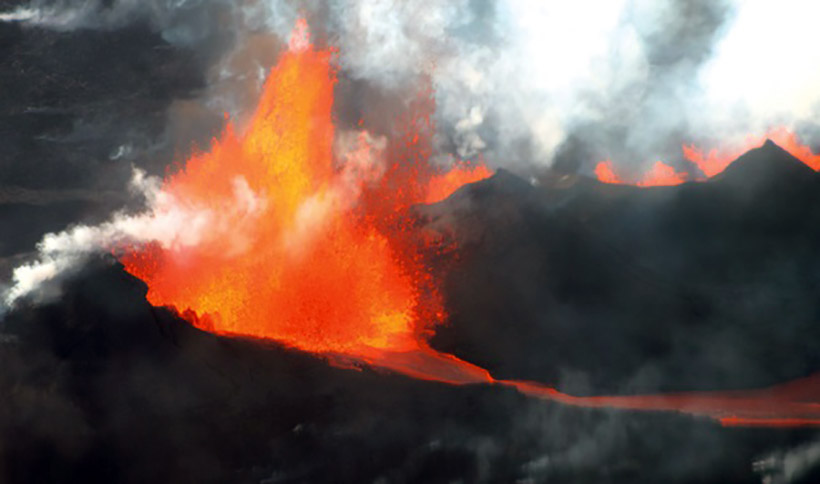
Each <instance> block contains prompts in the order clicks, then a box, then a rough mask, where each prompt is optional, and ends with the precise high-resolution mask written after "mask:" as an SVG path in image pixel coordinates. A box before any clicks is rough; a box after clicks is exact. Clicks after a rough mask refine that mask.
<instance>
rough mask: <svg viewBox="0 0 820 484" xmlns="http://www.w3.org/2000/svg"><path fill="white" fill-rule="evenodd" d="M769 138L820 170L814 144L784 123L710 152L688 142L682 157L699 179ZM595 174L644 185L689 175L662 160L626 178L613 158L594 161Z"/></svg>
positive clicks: (682, 179)
mask: <svg viewBox="0 0 820 484" xmlns="http://www.w3.org/2000/svg"><path fill="white" fill-rule="evenodd" d="M766 139H770V140H772V141H773V142H774V143H775V144H777V145H778V146H780V147H781V148H783V149H784V150H786V151H788V152H789V153H791V155H792V156H794V157H795V158H797V159H799V160H800V161H802V162H803V163H805V164H806V165H807V166H809V167H810V168H812V169H813V170H814V171H820V155H818V154H815V153H814V152H813V151H812V150H811V147H809V146H807V145H804V144H802V143H800V141H799V140H798V139H797V136H796V135H795V134H794V133H792V132H791V131H789V130H788V129H786V128H783V127H780V128H774V129H771V130H769V131H768V132H767V133H766V134H765V135H763V136H748V137H746V140H745V141H744V142H743V143H741V144H740V145H738V146H736V147H734V148H731V149H722V150H718V149H717V148H714V149H712V150H710V151H709V152H705V151H704V150H702V149H701V148H698V147H697V146H695V145H686V144H685V145H683V146H681V150H682V151H683V157H684V158H685V159H686V160H688V161H690V162H691V163H693V164H694V165H695V166H696V167H697V168H698V171H700V172H701V173H702V174H703V176H701V177H697V178H696V180H700V181H702V180H705V179H708V178H712V177H713V176H715V175H718V174H720V173H721V172H723V170H725V169H726V167H727V166H729V164H731V163H732V162H733V161H734V160H736V159H737V158H738V157H740V155H742V154H743V153H745V152H747V151H749V150H750V149H752V148H756V147H758V146H760V145H762V144H763V143H764V142H765V141H766ZM595 177H596V178H598V181H600V182H603V183H616V184H630V185H637V186H641V187H651V186H667V185H679V184H681V183H683V182H685V181H687V179H688V175H687V174H686V173H683V172H677V171H675V169H674V168H672V167H671V166H669V165H666V164H664V163H662V162H660V161H658V162H656V163H655V164H654V165H652V168H651V169H650V170H649V171H647V172H646V173H645V174H644V175H643V178H642V179H640V180H638V181H637V182H633V183H630V182H625V181H623V180H622V179H621V177H619V176H618V175H617V174H616V173H615V169H614V167H613V166H612V161H611V160H605V161H601V162H599V163H598V164H597V165H595Z"/></svg>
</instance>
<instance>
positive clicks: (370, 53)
mask: <svg viewBox="0 0 820 484" xmlns="http://www.w3.org/2000/svg"><path fill="white" fill-rule="evenodd" d="M818 9H820V7H815V6H814V4H813V3H812V2H802V1H800V0H784V1H781V2H777V3H773V2H768V1H766V0H746V1H743V0H694V1H688V2H683V1H676V0H660V1H655V0H652V1H650V0H616V1H595V0H580V1H575V2H563V1H561V2H559V1H554V2H531V1H527V0H503V1H499V2H491V1H485V0H455V1H444V0H441V1H437V0H423V1H420V2H403V1H399V0H349V1H343V0H333V1H328V2H324V1H304V2H303V1H295V0H246V1H241V2H233V1H228V0H195V1H164V0H152V1H137V0H110V1H104V0H85V1H82V2H69V1H60V0H56V1H55V0H32V1H31V2H28V3H24V4H22V5H20V6H18V7H16V8H14V9H10V10H7V11H4V12H0V22H14V23H19V24H21V25H22V26H24V28H41V29H52V30H56V31H73V30H77V29H94V30H114V29H119V28H122V27H124V26H127V25H130V24H133V23H142V24H148V25H150V26H151V28H152V29H154V30H156V31H158V32H160V34H161V36H162V38H163V39H164V40H165V41H166V42H167V43H168V44H170V45H172V46H179V47H183V48H186V49H191V50H193V51H195V52H197V55H198V58H199V59H200V61H201V62H202V63H203V64H204V65H205V66H206V67H205V71H206V75H205V78H206V80H207V86H206V88H205V89H204V90H203V91H202V92H200V93H198V97H196V99H194V100H184V101H180V102H176V103H173V104H172V105H171V112H170V113H169V115H168V120H167V123H168V129H169V130H170V134H169V133H166V136H169V137H173V136H174V135H179V133H180V132H181V133H184V135H183V136H182V137H183V138H185V139H183V140H181V141H177V142H176V143H178V144H183V145H184V144H190V143H191V142H192V141H194V140H195V139H196V141H198V142H200V143H201V142H202V141H205V142H207V138H208V137H209V136H212V135H213V134H214V130H213V127H211V128H210V130H203V131H204V132H205V135H204V137H203V134H202V133H190V132H188V131H186V130H185V129H184V128H180V126H183V125H189V124H190V125H194V124H196V123H203V122H202V120H201V119H202V118H205V117H207V118H208V119H211V120H212V121H213V120H216V121H213V122H212V123H211V124H214V123H217V124H219V123H221V119H222V115H223V113H228V114H230V115H231V116H232V118H234V119H238V121H239V126H240V127H241V125H242V119H243V116H247V115H248V114H249V113H250V112H251V107H252V106H253V104H254V102H255V99H256V96H257V95H258V93H259V90H260V89H261V86H262V84H263V82H264V79H265V76H266V74H267V72H268V68H269V67H270V66H271V65H272V63H273V62H274V60H275V59H276V57H277V55H278V53H279V52H281V50H282V49H283V48H285V46H286V45H287V40H288V38H289V36H290V33H291V30H292V28H293V26H294V25H295V22H296V20H297V19H298V18H300V17H306V18H307V21H308V24H309V25H310V28H311V31H312V32H313V33H314V35H315V40H316V42H318V43H320V44H322V43H325V44H330V45H334V46H336V47H338V66H339V69H340V72H339V79H340V82H339V86H338V89H339V90H341V91H343V93H345V92H347V93H351V95H349V96H345V95H338V96H337V100H336V104H335V106H334V110H335V111H336V112H337V114H338V119H339V123H340V125H339V126H338V127H339V128H340V129H339V132H343V131H350V130H352V129H353V125H354V124H355V123H356V122H358V121H359V119H378V120H385V121H386V122H385V123H383V125H381V126H367V125H366V126H365V127H366V128H368V129H370V131H371V132H373V133H374V136H381V135H389V130H390V129H391V127H390V119H391V117H392V116H394V115H395V112H394V111H397V110H400V109H401V108H402V107H403V106H405V105H406V104H407V103H408V102H409V101H410V100H413V99H416V98H417V97H418V94H419V90H420V86H426V85H429V86H431V87H432V88H433V92H434V95H435V101H436V106H437V108H436V120H437V130H438V133H437V136H436V146H435V147H436V150H437V153H435V154H436V155H438V156H440V157H441V158H442V159H444V160H450V159H452V158H454V157H457V158H462V159H468V158H475V157H478V156H482V157H483V159H484V160H486V161H487V162H488V163H489V164H490V165H492V166H496V167H497V166H504V167H511V168H513V169H515V170H517V171H519V172H524V173H526V172H534V171H539V170H542V169H544V168H545V167H547V166H553V167H555V168H558V169H561V170H570V171H578V170H580V171H582V172H587V173H589V172H591V170H592V167H593V166H594V163H595V162H597V161H600V160H601V159H604V158H610V159H612V161H613V163H614V164H615V165H616V167H618V168H619V171H625V172H629V171H630V170H634V171H643V170H644V169H645V168H646V167H647V166H649V165H650V164H651V163H653V162H654V161H656V160H658V159H663V160H666V161H667V162H670V163H672V164H675V163H681V162H682V161H681V153H680V146H681V144H682V143H690V142H696V143H703V144H705V145H706V146H707V147H710V146H717V145H719V144H720V143H732V141H733V140H738V139H742V138H743V137H745V136H746V135H748V134H761V133H762V132H764V131H765V130H766V129H767V128H769V127H771V126H775V125H776V126H787V127H790V128H792V129H794V130H795V131H797V132H798V133H803V134H804V135H806V136H808V135H810V134H811V133H813V132H815V131H817V130H816V129H815V127H816V125H815V122H814V119H815V116H816V114H817V109H818V100H820V99H819V98H820V95H819V94H818V93H817V92H816V89H815V86H817V85H818V81H820V59H818V56H820V53H818V52H817V50H816V49H813V48H812V46H813V45H814V42H813V40H814V39H813V35H814V34H813V32H814V29H813V28H812V27H813V25H812V24H811V22H812V21H813V19H814V18H817V15H816V13H817V10H818ZM345 90H346V91H345ZM362 93H364V94H362ZM393 108H395V109H393ZM385 110H386V111H385ZM374 113H375V114H374ZM368 114H370V115H371V116H370V117H369V118H368ZM205 124H207V123H205ZM387 139H389V136H388V137H387ZM807 141H809V142H810V141H811V140H807ZM339 143H342V144H344V143H346V141H344V140H342V141H340V142H339ZM120 148H121V149H120V150H119V151H117V153H120V152H122V153H126V152H128V153H129V157H130V159H131V161H133V160H134V159H136V158H135V156H134V155H133V153H132V150H133V147H132V146H131V145H123V146H121V147H120ZM118 157H119V155H118ZM112 159H113V158H112ZM167 161H168V160H163V163H162V164H163V165H164V164H165V163H166V162H167ZM353 166H355V163H354V165H353ZM621 169H623V170H621ZM152 171H156V167H154V169H153V170H151V169H149V172H152ZM142 180H143V181H145V180H147V179H146V178H142ZM245 195H247V197H245ZM255 195H256V194H248V193H245V192H243V190H242V184H241V180H240V181H238V182H237V201H238V202H239V203H238V205H237V210H239V211H241V212H242V213H243V214H245V215H251V214H253V213H256V212H255V210H257V209H259V207H261V206H263V205H260V204H256V202H254V203H250V202H251V201H253V200H256V199H255V198H254V196H255ZM243 197H244V198H243ZM148 200H149V201H148V209H147V211H146V212H144V213H145V214H144V215H138V216H124V215H122V216H115V217H114V218H113V219H112V221H111V222H109V223H106V224H103V225H100V226H96V227H90V226H80V227H76V228H74V229H71V230H69V231H67V232H64V233H61V234H59V235H48V236H46V237H45V238H44V239H43V240H42V242H41V243H40V245H39V250H40V253H41V256H40V261H39V262H37V263H34V264H32V265H25V266H23V267H20V268H19V269H18V270H17V271H16V272H15V275H14V278H15V286H14V289H12V290H11V291H10V292H9V293H8V295H7V301H11V300H14V299H16V298H17V297H19V296H20V295H22V294H24V293H26V292H29V291H30V290H32V289H33V288H34V287H36V286H37V284H38V283H39V282H40V281H43V280H45V279H48V278H49V277H51V276H52V275H54V274H56V273H58V272H60V271H61V270H62V269H64V267H63V262H61V261H64V260H67V259H66V258H65V257H63V256H64V255H66V254H69V255H71V257H70V258H69V259H72V260H73V259H76V257H74V255H73V254H76V253H84V252H85V251H87V250H91V248H92V247H97V248H101V247H109V246H110V245H111V243H112V242H117V241H127V240H131V239H134V238H135V237H136V238H137V241H139V240H147V239H146V238H145V236H144V234H145V233H153V232H151V230H154V229H157V230H158V228H159V227H160V226H163V227H164V226H165V225H164V224H165V223H166V222H172V220H173V219H174V217H184V219H185V220H186V224H187V225H190V222H191V221H197V220H203V218H202V217H205V218H207V215H204V214H201V213H199V212H197V214H198V215H197V216H192V214H191V213H188V212H186V210H194V211H195V212H196V210H197V209H196V208H195V207H193V208H192V207H185V208H179V207H175V208H174V207H171V206H170V205H168V201H167V200H164V199H162V197H154V198H151V197H148ZM163 204H165V205H163ZM175 210H176V211H175ZM180 210H181V211H180ZM200 215H201V217H200ZM167 225H168V227H166V228H169V230H170V231H169V232H168V233H167V234H159V233H158V232H157V233H156V234H155V235H156V238H157V240H160V241H161V242H163V243H185V240H183V239H180V238H179V237H181V234H179V233H178V232H179V231H178V230H177V229H175V228H174V227H175V224H174V223H168V224H167ZM131 226H140V227H141V229H140V231H132V230H130V229H129V228H128V227H131ZM146 228H147V229H150V230H147V231H145V229H146ZM186 233H187V234H188V237H197V236H198V235H197V234H198V233H199V231H198V230H196V229H195V228H194V229H192V228H191V227H186ZM138 236H139V237H138ZM140 237H142V239H140ZM169 237H170V239H168V240H166V238H169ZM173 241H175V242H173Z"/></svg>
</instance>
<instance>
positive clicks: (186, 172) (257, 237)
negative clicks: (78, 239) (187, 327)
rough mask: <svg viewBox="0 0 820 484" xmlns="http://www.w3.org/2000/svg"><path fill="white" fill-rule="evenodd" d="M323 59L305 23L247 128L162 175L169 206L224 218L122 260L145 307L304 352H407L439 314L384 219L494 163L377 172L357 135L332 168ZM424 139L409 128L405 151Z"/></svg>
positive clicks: (412, 259) (329, 92) (422, 164)
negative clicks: (247, 204) (238, 204)
mask: <svg viewBox="0 0 820 484" xmlns="http://www.w3.org/2000/svg"><path fill="white" fill-rule="evenodd" d="M330 61H331V52H330V51H329V50H317V49H314V48H313V47H312V46H311V45H310V43H309V41H308V40H307V29H306V25H305V24H304V22H300V23H299V25H298V26H297V28H296V29H295V31H294V34H293V38H292V40H291V42H290V49H289V50H288V51H287V52H285V53H284V54H283V55H282V57H281V59H280V60H279V63H278V64H277V65H276V66H275V67H274V68H273V69H272V70H271V72H270V75H269V77H268V79H267V82H266V83H265V86H264V90H263V93H262V96H261V99H260V101H259V106H258V108H257V110H256V112H255V114H254V115H253V117H252V118H251V119H250V122H249V124H248V127H247V129H246V130H245V131H244V133H242V134H237V133H236V132H235V130H234V129H233V127H232V126H230V125H229V126H228V127H227V129H226V130H225V133H224V134H223V135H222V137H221V139H219V140H218V141H214V143H213V146H212V147H211V149H210V151H208V152H206V153H201V154H198V155H195V156H193V157H192V158H191V159H189V160H188V161H187V162H186V164H185V166H184V169H183V170H182V171H180V172H179V173H176V174H175V175H173V176H170V177H169V178H168V179H167V180H166V181H165V183H164V186H163V192H164V193H166V194H168V195H169V196H172V197H173V198H174V199H175V200H176V201H177V203H179V204H183V205H190V206H197V207H208V208H209V209H210V210H211V211H213V212H216V213H223V214H225V216H224V217H217V219H224V220H229V221H231V223H230V224H224V225H223V226H216V227H213V228H212V230H211V233H210V236H209V237H206V238H204V239H203V240H201V241H200V242H199V243H198V244H196V245H194V246H193V247H191V246H186V247H180V248H173V247H172V248H168V249H163V248H160V247H158V246H147V247H141V248H138V249H136V250H131V251H127V253H126V254H125V255H124V256H123V257H122V260H123V263H124V265H125V267H126V269H127V270H128V271H129V272H131V273H132V274H134V275H135V276H137V277H139V278H141V279H143V280H144V281H145V282H147V283H148V287H149V291H148V300H149V301H150V302H151V303H152V304H155V305H167V306H173V307H176V308H178V309H179V310H182V311H185V310H187V309H190V310H191V311H187V312H184V315H185V316H186V317H187V318H188V319H189V320H190V321H191V322H192V323H193V324H194V325H196V326H198V327H200V328H203V329H207V330H210V331H214V332H217V333H235V334H242V335H249V336H254V337H260V338H271V339H275V340H278V341H281V342H283V343H285V344H288V345H291V346H294V347H297V348H300V349H303V350H306V351H312V352H334V353H346V354H359V353H361V352H363V351H365V350H373V349H376V350H390V351H411V350H416V349H418V348H419V342H420V341H423V338H421V336H420V334H419V332H420V331H422V330H423V329H424V327H423V326H424V325H422V323H421V321H424V322H425V324H434V323H435V322H436V321H437V320H438V319H440V318H441V317H442V316H443V312H442V310H441V307H440V305H439V299H438V295H437V294H435V291H434V290H435V288H434V287H433V286H432V285H431V284H430V276H429V275H428V273H427V272H426V271H425V269H424V267H423V266H422V264H421V262H420V258H419V256H418V254H416V253H414V252H413V250H412V249H413V248H412V247H410V246H409V245H408V244H406V243H404V240H406V239H407V238H406V237H402V233H403V231H404V230H405V227H403V226H401V224H400V223H399V222H397V221H396V220H395V217H390V215H395V214H398V213H400V212H401V211H402V210H403V209H405V208H407V207H408V206H409V205H411V204H414V203H420V202H432V201H437V200H439V199H441V198H444V197H446V196H447V195H449V193H451V192H452V191H453V190H455V189H456V188H458V186H460V185H462V184H464V183H468V182H472V181H476V180H479V179H482V178H486V177H487V176H489V175H490V174H491V172H490V171H489V170H488V169H487V168H486V167H484V166H477V167H468V166H466V165H458V166H456V167H455V168H453V169H452V170H451V171H449V172H447V173H439V172H438V171H437V170H436V169H435V168H434V167H433V166H431V165H430V164H428V163H427V159H426V158H425V159H423V160H422V159H417V160H411V161H414V162H415V163H412V164H410V163H406V161H407V160H396V161H395V162H394V164H393V165H391V166H390V167H387V168H386V169H384V167H382V166H380V165H379V163H378V160H377V158H378V156H377V155H376V154H374V151H375V150H376V148H375V147H373V146H371V143H370V141H369V138H368V136H367V135H366V134H362V136H360V137H359V139H358V148H357V149H355V150H353V151H352V152H351V153H347V155H346V157H345V159H344V160H341V161H343V162H344V163H342V164H341V166H336V164H335V163H334V156H333V140H334V126H333V123H332V119H331V108H332V105H333V87H334V83H335V77H334V72H333V69H332V68H331V63H330ZM421 124H424V123H423V122H422V123H421ZM425 142H426V141H425V140H422V139H421V138H420V135H419V134H418V133H416V134H415V135H413V136H412V138H411V139H410V141H409V143H410V146H409V147H408V148H409V150H414V149H415V150H416V151H418V149H421V148H420V145H422V144H424V143H425ZM402 162H404V163H402ZM382 172H383V173H382ZM237 199H248V200H256V202H253V203H256V205H257V207H256V210H255V211H252V212H250V215H248V214H247V213H245V212H243V217H242V218H239V219H237V217H232V216H231V214H230V212H231V210H232V205H233V203H234V201H235V200H237ZM190 222H191V223H197V221H196V220H191V221H190ZM197 315H198V316H197Z"/></svg>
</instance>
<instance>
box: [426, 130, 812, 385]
mask: <svg viewBox="0 0 820 484" xmlns="http://www.w3.org/2000/svg"><path fill="white" fill-rule="evenodd" d="M420 211H421V212H422V216H423V217H426V219H427V220H428V228H429V229H431V230H439V227H441V226H449V229H448V230H449V232H448V233H447V234H445V235H446V236H449V237H454V238H455V239H456V240H457V241H458V242H459V243H460V244H462V247H463V249H462V250H461V251H459V254H458V255H459V257H458V259H457V262H455V263H453V264H451V265H450V266H449V269H448V270H447V271H446V274H444V276H445V277H446V281H447V283H446V299H447V304H448V309H449V312H450V315H451V318H450V321H449V324H448V325H447V326H446V327H444V328H442V329H440V330H439V331H438V332H437V334H436V335H435V337H434V338H433V340H432V343H433V345H434V346H435V347H437V348H439V349H441V350H444V351H447V352H452V353H455V354H456V355H458V356H459V357H462V358H464V359H466V360H468V361H472V362H474V363H476V364H479V365H482V366H485V367H487V368H489V369H490V370H491V371H492V372H493V374H494V375H495V376H496V377H504V378H524V379H532V380H538V381H542V382H547V383H551V384H556V385H558V386H559V387H560V388H562V389H564V390H567V391H570V392H575V393H584V394H590V393H611V392H627V393H631V392H655V391H670V390H709V389H728V388H750V387H759V386H766V385H772V384H776V383H779V382H783V381H786V380H788V379H792V378H797V377H801V376H805V375H808V374H811V373H812V372H815V371H818V370H820V353H818V352H817V348H818V347H820V324H818V318H819V317H820V299H818V298H817V294H818V288H820V257H818V251H817V247H818V246H820V180H818V176H817V175H816V174H815V172H814V171H812V170H811V169H810V168H808V167H807V166H805V165H804V164H802V163H801V162H799V160H797V159H795V158H794V157H792V156H791V155H789V154H788V153H786V152H785V151H783V150H782V149H780V148H779V147H777V146H776V145H774V144H773V143H771V142H767V143H766V144H765V145H764V146H763V147H761V148H758V149H755V150H752V151H750V152H749V153H747V154H745V155H743V156H742V157H741V158H740V159H738V160H737V161H736V162H735V163H733V164H732V165H731V166H729V167H728V168H727V170H726V171H725V172H724V173H723V174H722V175H721V176H719V177H716V178H715V179H713V180H710V181H709V182H705V183H687V184H683V185H679V186H674V187H656V188H648V189H644V188H636V187H630V186H616V185H605V184H601V183H598V182H597V181H595V180H590V179H585V178H582V177H573V176H563V177H557V178H555V179H553V180H549V181H548V182H547V183H545V184H543V185H542V186H537V187H533V186H528V184H526V183H524V182H523V181H522V180H515V179H513V178H512V175H510V174H508V173H500V174H499V175H496V176H495V177H493V178H491V179H488V180H486V181H484V182H480V183H477V184H474V185H471V186H468V187H465V188H464V189H462V190H461V191H459V192H457V193H456V194H454V196H453V197H451V198H450V199H448V200H446V201H444V202H442V203H441V204H440V205H438V206H431V207H424V208H421V209H420ZM445 219H446V220H445ZM444 222H446V223H444ZM439 231H441V230H439Z"/></svg>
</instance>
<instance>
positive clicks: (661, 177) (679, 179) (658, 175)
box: [638, 161, 686, 187]
mask: <svg viewBox="0 0 820 484" xmlns="http://www.w3.org/2000/svg"><path fill="white" fill-rule="evenodd" d="M685 181H686V174H685V173H678V172H676V171H675V169H674V168H672V167H671V166H669V165H667V164H665V163H663V162H660V161H656V162H655V164H654V165H652V168H651V169H650V170H649V171H648V172H646V174H644V176H643V179H642V180H641V181H639V182H638V186H640V187H659V186H671V185H680V184H681V183H683V182H685Z"/></svg>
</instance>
